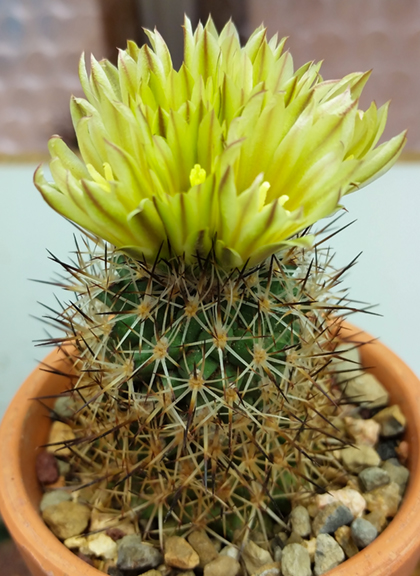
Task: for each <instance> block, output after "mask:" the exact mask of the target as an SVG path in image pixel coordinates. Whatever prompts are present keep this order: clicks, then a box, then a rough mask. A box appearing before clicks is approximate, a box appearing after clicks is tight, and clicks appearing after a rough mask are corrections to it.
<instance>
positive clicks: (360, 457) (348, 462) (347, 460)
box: [340, 445, 381, 474]
mask: <svg viewBox="0 0 420 576" xmlns="http://www.w3.org/2000/svg"><path fill="white" fill-rule="evenodd" d="M340 456H341V459H342V462H343V466H344V467H345V468H346V470H348V471H349V472H353V473H356V474H358V473H359V472H361V471H362V470H363V469H364V468H368V467H370V466H379V464H380V463H381V459H380V457H379V454H378V453H377V452H376V450H375V449H374V448H372V446H366V445H365V446H357V447H356V446H349V447H348V448H344V450H340Z"/></svg>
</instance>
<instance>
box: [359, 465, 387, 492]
mask: <svg viewBox="0 0 420 576" xmlns="http://www.w3.org/2000/svg"><path fill="white" fill-rule="evenodd" d="M359 480H360V483H361V485H362V487H363V491H364V492H370V491H371V490H374V489H375V488H379V486H385V484H389V483H390V482H391V478H390V477H389V474H388V472H387V471H386V470H384V468H379V467H378V466H370V467H369V468H365V469H364V470H362V471H361V472H360V474H359Z"/></svg>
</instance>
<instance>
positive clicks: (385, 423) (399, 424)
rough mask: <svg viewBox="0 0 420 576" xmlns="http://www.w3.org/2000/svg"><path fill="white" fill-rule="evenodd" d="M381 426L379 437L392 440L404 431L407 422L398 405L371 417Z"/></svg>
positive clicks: (388, 407)
mask: <svg viewBox="0 0 420 576" xmlns="http://www.w3.org/2000/svg"><path fill="white" fill-rule="evenodd" d="M373 418H374V420H375V422H378V424H379V425H380V426H381V436H383V437H385V438H392V437H393V436H398V434H401V433H402V432H404V430H405V426H406V423H407V420H406V418H405V416H404V414H403V413H402V412H401V408H400V407H399V406H398V404H393V405H392V406H387V407H386V408H384V409H383V410H381V411H380V412H378V413H377V414H375V416H374V417H373Z"/></svg>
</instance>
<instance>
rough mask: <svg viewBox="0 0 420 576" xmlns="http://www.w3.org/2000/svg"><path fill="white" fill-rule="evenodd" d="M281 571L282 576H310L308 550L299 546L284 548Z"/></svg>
mask: <svg viewBox="0 0 420 576" xmlns="http://www.w3.org/2000/svg"><path fill="white" fill-rule="evenodd" d="M281 570H282V573H283V576H311V574H312V571H311V559H310V558H309V552H308V550H307V549H306V548H305V547H304V546H301V545H300V544H288V545H287V546H285V548H284V550H283V556H282V560H281Z"/></svg>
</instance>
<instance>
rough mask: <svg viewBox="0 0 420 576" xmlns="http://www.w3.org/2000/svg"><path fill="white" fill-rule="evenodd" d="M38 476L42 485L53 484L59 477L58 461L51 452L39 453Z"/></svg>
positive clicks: (37, 461)
mask: <svg viewBox="0 0 420 576" xmlns="http://www.w3.org/2000/svg"><path fill="white" fill-rule="evenodd" d="M36 475H37V478H38V480H39V481H40V482H41V484H53V483H54V482H56V481H57V479H58V477H59V471H58V464H57V460H56V459H55V458H54V456H53V454H50V453H49V452H45V451H43V452H39V453H38V454H37V456H36Z"/></svg>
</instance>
